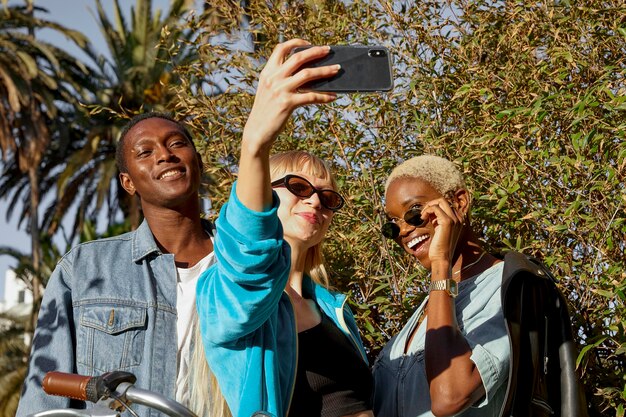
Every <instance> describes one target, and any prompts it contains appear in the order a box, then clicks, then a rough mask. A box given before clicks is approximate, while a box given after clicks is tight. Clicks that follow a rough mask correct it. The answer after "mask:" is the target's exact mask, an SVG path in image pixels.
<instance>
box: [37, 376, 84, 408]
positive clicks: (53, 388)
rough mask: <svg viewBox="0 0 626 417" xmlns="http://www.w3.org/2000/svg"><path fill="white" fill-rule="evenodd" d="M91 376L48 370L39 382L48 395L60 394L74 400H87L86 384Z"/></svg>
mask: <svg viewBox="0 0 626 417" xmlns="http://www.w3.org/2000/svg"><path fill="white" fill-rule="evenodd" d="M92 378H93V377H91V376H83V375H76V374H66V373H65V372H57V371H52V372H48V373H47V374H46V376H45V377H44V378H43V383H42V384H41V385H42V387H43V390H44V391H45V392H46V394H48V395H60V396H62V397H68V398H73V399H75V400H82V401H86V400H87V384H88V383H89V381H90V380H91V379H92Z"/></svg>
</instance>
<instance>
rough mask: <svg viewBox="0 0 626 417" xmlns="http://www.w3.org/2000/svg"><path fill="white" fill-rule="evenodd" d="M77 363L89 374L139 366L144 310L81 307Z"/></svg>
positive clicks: (112, 305) (109, 305)
mask: <svg viewBox="0 0 626 417" xmlns="http://www.w3.org/2000/svg"><path fill="white" fill-rule="evenodd" d="M79 314H80V316H79V317H80V319H79V320H80V321H79V328H78V334H77V337H76V345H77V346H76V350H77V361H78V363H79V364H81V365H83V366H86V367H87V368H88V369H87V370H88V371H89V373H91V374H94V373H96V371H97V372H108V371H112V370H117V369H129V368H131V367H134V366H137V365H139V364H140V363H141V359H142V356H143V349H144V338H145V332H146V321H147V311H146V308H145V307H139V306H129V305H119V304H113V303H112V304H97V305H83V306H81V307H80V313H79Z"/></svg>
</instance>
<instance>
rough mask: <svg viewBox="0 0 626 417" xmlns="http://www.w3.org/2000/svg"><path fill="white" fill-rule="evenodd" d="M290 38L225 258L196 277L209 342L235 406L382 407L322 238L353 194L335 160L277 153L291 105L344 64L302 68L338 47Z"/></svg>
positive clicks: (245, 167) (263, 85)
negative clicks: (332, 282)
mask: <svg viewBox="0 0 626 417" xmlns="http://www.w3.org/2000/svg"><path fill="white" fill-rule="evenodd" d="M304 45H308V43H307V42H305V41H302V40H291V41H287V42H285V43H282V44H279V45H278V46H276V48H275V49H274V52H273V53H272V55H271V57H270V58H269V60H268V62H267V64H266V66H265V68H264V70H263V71H262V72H261V75H260V78H259V86H258V90H257V94H256V97H255V102H254V106H253V108H252V111H251V113H250V117H249V119H248V121H247V123H246V126H245V129H244V132H243V138H242V145H241V158H240V169H239V176H238V180H237V182H236V183H235V184H234V186H233V189H232V192H231V196H230V200H229V202H228V203H227V204H226V205H225V206H224V207H223V208H222V210H221V212H220V216H219V220H218V221H217V223H216V226H217V238H216V242H215V254H216V257H217V260H218V261H217V263H216V265H214V266H213V267H211V268H210V269H209V270H207V271H206V272H205V273H204V274H203V276H201V277H200V281H199V283H198V287H197V306H198V314H199V321H200V329H201V333H202V341H203V344H204V348H205V353H206V356H207V360H208V363H209V366H210V368H211V371H212V372H213V374H214V375H215V376H216V377H217V381H218V384H219V387H220V390H221V393H222V394H223V396H224V398H225V399H226V402H227V403H228V406H229V408H230V411H231V413H232V415H233V416H237V417H249V416H251V415H252V414H253V413H254V412H257V411H265V412H267V413H270V414H271V415H274V416H277V417H283V416H292V417H306V416H333V417H341V416H354V417H356V416H358V417H372V416H373V414H372V412H371V411H370V410H371V407H372V405H371V400H372V380H371V374H370V372H369V369H368V366H367V362H366V357H365V352H364V349H363V346H362V342H361V340H360V337H359V334H358V330H357V327H356V323H355V321H354V317H353V315H352V313H351V312H350V310H349V308H348V307H347V305H346V299H345V296H344V295H341V294H337V293H334V292H331V291H329V290H328V278H327V274H326V271H325V269H324V265H323V262H322V257H321V245H322V241H323V239H324V237H325V234H326V231H327V230H328V227H329V225H330V222H331V220H332V218H333V215H334V213H335V211H337V210H339V209H340V208H341V206H342V205H343V198H342V197H341V196H340V195H339V194H338V193H337V191H336V188H337V187H336V183H335V180H334V179H333V177H332V175H331V173H330V171H329V169H328V167H327V166H326V164H325V163H324V162H323V161H321V160H320V159H319V158H316V157H314V156H313V155H311V154H309V153H306V152H290V153H284V154H279V155H277V156H274V157H273V159H272V161H271V162H270V157H269V155H270V151H271V148H272V145H273V143H274V141H275V139H276V137H277V136H278V134H279V133H280V131H281V130H282V128H283V126H284V125H285V123H286V122H287V120H288V118H289V116H290V115H291V113H292V111H293V110H294V109H295V108H297V107H299V106H302V105H307V104H316V103H317V104H321V103H328V102H331V101H333V100H334V99H335V95H334V94H332V93H320V92H298V89H299V88H300V87H301V86H302V85H304V84H305V83H306V82H308V81H311V80H314V79H318V78H324V77H329V76H332V75H334V74H336V73H337V71H338V70H339V68H338V67H336V66H327V67H321V68H317V69H311V70H304V71H298V70H299V68H300V67H301V66H302V64H303V63H305V62H308V61H311V60H315V59H319V58H321V57H323V56H325V55H326V54H327V53H328V50H329V49H328V48H327V47H312V48H309V49H306V50H304V51H302V52H299V53H296V54H293V55H290V53H291V51H292V49H293V48H295V47H298V46H304Z"/></svg>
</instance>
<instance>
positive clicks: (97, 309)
mask: <svg viewBox="0 0 626 417" xmlns="http://www.w3.org/2000/svg"><path fill="white" fill-rule="evenodd" d="M116 157H117V163H118V167H119V169H120V172H121V173H120V181H121V184H122V186H123V187H124V189H125V190H126V191H127V192H128V193H129V194H131V195H135V194H137V195H138V196H139V199H140V201H141V208H142V211H143V215H144V217H145V220H144V221H143V223H142V224H141V226H140V227H139V228H138V229H137V230H135V231H133V232H130V233H126V234H123V235H121V236H117V237H112V238H108V239H101V240H96V241H92V242H87V243H83V244H80V245H78V246H76V247H74V248H73V249H72V250H70V251H69V252H68V253H67V254H66V255H65V256H64V257H63V258H62V259H61V260H60V261H59V263H58V264H57V267H56V268H55V270H54V272H53V274H52V276H51V278H50V281H49V283H48V286H47V288H46V291H45V294H44V298H43V302H42V306H41V309H40V312H39V320H38V324H37V329H36V331H35V337H34V340H33V349H32V352H31V357H30V363H29V370H28V374H27V376H26V379H25V382H24V387H23V391H22V397H21V400H20V404H19V408H18V411H17V416H18V417H19V416H25V415H28V414H31V413H33V412H38V411H42V410H49V409H53V408H67V407H74V408H85V407H87V406H88V405H86V404H85V403H83V402H78V401H75V400H69V399H66V398H62V397H52V396H47V395H46V394H45V393H44V392H43V390H42V388H41V382H42V379H43V377H44V375H45V373H46V372H48V371H52V370H56V371H62V372H73V373H78V374H82V375H98V374H102V373H104V372H108V371H113V370H124V371H128V372H132V373H134V374H135V375H136V376H137V383H136V385H137V386H139V387H141V388H144V389H148V390H151V391H155V392H158V393H161V394H164V395H166V396H167V397H169V398H176V397H177V389H178V390H180V388H181V385H183V384H181V383H180V381H181V375H180V368H181V365H180V363H181V362H180V361H181V356H182V354H183V353H188V352H189V346H187V349H186V350H185V349H182V350H181V347H180V345H181V342H180V340H178V343H177V335H178V336H179V338H178V339H180V336H181V333H182V332H181V327H180V325H181V322H182V321H185V320H186V321H187V322H189V321H190V320H189V317H191V315H192V314H195V308H194V307H195V298H194V297H195V284H192V285H191V286H192V287H193V291H191V295H190V296H189V297H187V296H186V293H181V290H180V288H179V286H180V280H179V279H178V278H177V277H178V276H179V275H180V276H182V273H181V268H183V269H184V268H192V267H194V266H202V267H204V266H207V265H208V264H210V263H212V262H213V259H212V257H213V255H212V253H213V243H212V240H211V239H212V237H211V236H212V226H211V225H210V224H209V223H208V222H205V221H203V220H201V218H200V201H199V196H198V189H199V186H200V176H201V171H202V162H201V159H200V156H199V155H198V153H197V152H196V149H195V146H194V144H193V141H192V139H191V136H190V134H189V132H188V131H187V129H186V128H185V127H184V126H183V125H182V124H181V123H179V122H178V121H176V120H174V119H172V118H171V117H169V116H168V115H164V114H159V113H148V114H144V115H140V116H138V117H135V118H134V119H133V120H131V122H130V123H129V124H128V125H127V126H126V128H125V129H124V130H123V131H122V135H121V138H120V142H119V144H118V150H117V155H116ZM177 271H178V273H177ZM196 278H197V276H196ZM177 281H178V282H177ZM177 291H178V294H185V296H184V297H181V296H177ZM181 306H182V307H181ZM189 306H191V309H189V308H188V307H189ZM185 308H186V310H187V315H186V319H185V318H182V319H181V317H185V314H183V313H182V311H183V310H185ZM177 326H178V328H177ZM185 329H186V330H185V331H186V333H190V334H192V333H193V332H190V331H188V329H189V326H187V327H186V328H185ZM187 345H189V342H187ZM177 380H178V383H177ZM136 411H138V412H139V413H140V414H141V415H148V413H149V412H150V413H151V414H152V415H156V414H157V413H156V412H155V411H153V410H150V411H149V410H148V409H146V408H143V409H142V408H137V410H136Z"/></svg>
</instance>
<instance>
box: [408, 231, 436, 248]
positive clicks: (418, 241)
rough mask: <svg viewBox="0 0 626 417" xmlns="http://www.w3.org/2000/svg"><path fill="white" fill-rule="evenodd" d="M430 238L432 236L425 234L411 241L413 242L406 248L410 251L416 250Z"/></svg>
mask: <svg viewBox="0 0 626 417" xmlns="http://www.w3.org/2000/svg"><path fill="white" fill-rule="evenodd" d="M429 237H430V235H429V234H425V235H421V236H418V237H416V238H413V239H411V240H410V241H409V242H408V243H407V244H406V246H407V247H408V248H409V249H411V250H413V249H415V247H416V246H417V245H419V244H420V243H422V242H423V241H425V240H427V239H428V238H429Z"/></svg>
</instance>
